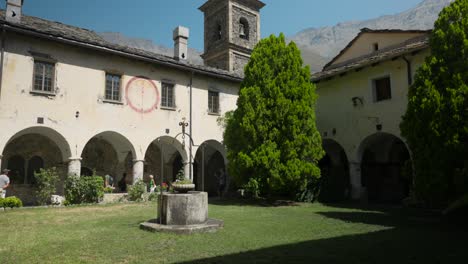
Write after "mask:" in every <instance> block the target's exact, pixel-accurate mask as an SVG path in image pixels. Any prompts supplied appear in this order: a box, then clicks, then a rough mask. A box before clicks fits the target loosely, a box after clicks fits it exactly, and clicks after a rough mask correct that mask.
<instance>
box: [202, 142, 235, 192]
mask: <svg viewBox="0 0 468 264" xmlns="http://www.w3.org/2000/svg"><path fill="white" fill-rule="evenodd" d="M226 165H227V158H226V149H225V147H224V146H223V145H222V144H221V143H220V142H218V141H216V140H207V141H205V142H203V143H202V144H201V145H200V146H199V147H198V149H197V152H196V153H195V160H194V165H193V172H194V175H193V181H194V183H195V185H196V189H197V190H198V191H206V192H208V194H209V195H210V196H219V195H222V194H223V193H224V192H226V191H227V190H228V187H229V183H230V181H229V177H228V175H227V170H226Z"/></svg>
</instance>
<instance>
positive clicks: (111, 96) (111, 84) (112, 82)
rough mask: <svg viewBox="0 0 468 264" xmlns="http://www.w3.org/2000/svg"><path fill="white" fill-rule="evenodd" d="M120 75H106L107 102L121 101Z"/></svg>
mask: <svg viewBox="0 0 468 264" xmlns="http://www.w3.org/2000/svg"><path fill="white" fill-rule="evenodd" d="M121 78H122V77H121V76H120V75H115V74H110V73H106V100H109V101H116V102H119V101H120V79H121Z"/></svg>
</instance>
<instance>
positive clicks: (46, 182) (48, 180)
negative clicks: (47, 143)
mask: <svg viewBox="0 0 468 264" xmlns="http://www.w3.org/2000/svg"><path fill="white" fill-rule="evenodd" d="M34 177H35V179H36V183H37V188H38V190H37V191H36V196H37V201H38V203H39V204H40V205H46V204H48V203H50V198H51V197H52V195H53V194H55V192H56V191H57V188H56V184H57V182H58V181H59V174H58V172H57V169H56V168H55V167H54V168H49V169H40V171H39V172H35V173H34Z"/></svg>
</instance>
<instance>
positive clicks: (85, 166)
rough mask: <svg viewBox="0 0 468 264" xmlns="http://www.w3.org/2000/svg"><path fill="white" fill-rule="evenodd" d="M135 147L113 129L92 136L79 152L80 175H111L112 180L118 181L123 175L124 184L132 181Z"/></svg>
mask: <svg viewBox="0 0 468 264" xmlns="http://www.w3.org/2000/svg"><path fill="white" fill-rule="evenodd" d="M134 157H135V149H134V147H133V145H132V143H131V142H130V141H129V140H128V139H127V138H126V137H124V136H123V135H121V134H119V133H117V132H114V131H105V132H102V133H99V134H97V135H95V136H93V137H92V138H91V139H90V140H89V141H88V142H87V143H86V145H85V146H84V148H83V151H82V153H81V158H82V161H81V168H82V169H81V173H80V174H81V175H82V176H89V174H91V173H90V172H93V173H94V172H95V173H96V175H99V176H105V175H107V174H108V175H111V176H112V177H113V178H114V182H115V183H117V182H119V181H120V180H121V179H122V178H123V177H124V175H126V177H125V181H126V184H132V183H133V159H134Z"/></svg>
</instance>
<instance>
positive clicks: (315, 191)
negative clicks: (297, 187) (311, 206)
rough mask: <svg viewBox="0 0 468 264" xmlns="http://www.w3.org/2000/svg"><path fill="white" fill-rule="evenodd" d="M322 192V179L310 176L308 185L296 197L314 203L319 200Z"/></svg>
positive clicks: (298, 199) (300, 200) (301, 200)
mask: <svg viewBox="0 0 468 264" xmlns="http://www.w3.org/2000/svg"><path fill="white" fill-rule="evenodd" d="M319 194H320V179H316V178H309V179H308V180H307V184H306V187H305V188H304V189H303V190H302V191H301V192H300V193H298V194H297V196H296V199H297V201H299V202H305V203H312V202H315V200H317V198H318V196H319Z"/></svg>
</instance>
